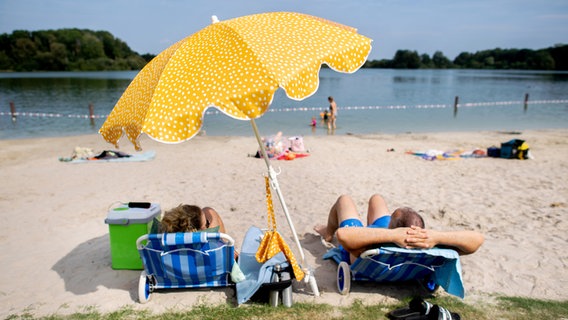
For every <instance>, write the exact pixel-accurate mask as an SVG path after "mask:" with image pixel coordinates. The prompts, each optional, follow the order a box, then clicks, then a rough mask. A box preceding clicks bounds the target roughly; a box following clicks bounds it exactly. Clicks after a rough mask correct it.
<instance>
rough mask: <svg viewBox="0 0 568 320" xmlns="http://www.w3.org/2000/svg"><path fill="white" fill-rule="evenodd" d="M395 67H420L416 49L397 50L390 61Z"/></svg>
mask: <svg viewBox="0 0 568 320" xmlns="http://www.w3.org/2000/svg"><path fill="white" fill-rule="evenodd" d="M392 67H393V68H395V69H418V68H420V56H419V55H418V52H416V51H410V50H398V51H397V52H396V53H395V55H394V59H393V61H392Z"/></svg>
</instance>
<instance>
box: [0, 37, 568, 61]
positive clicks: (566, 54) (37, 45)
mask: <svg viewBox="0 0 568 320" xmlns="http://www.w3.org/2000/svg"><path fill="white" fill-rule="evenodd" d="M154 56H155V55H153V54H149V53H147V54H143V55H140V54H138V53H136V52H134V51H133V50H132V49H130V47H129V46H128V45H127V44H126V43H125V42H123V41H121V40H120V39H118V38H115V37H114V36H113V35H112V34H111V33H109V32H107V31H92V30H86V29H58V30H41V31H25V30H16V31H14V32H12V33H11V34H7V33H4V34H0V71H103V70H140V69H142V67H144V65H146V63H148V62H149V61H150V60H151V59H153V58H154ZM363 67H364V68H389V69H451V68H457V69H524V70H568V45H560V44H559V45H555V46H553V47H550V48H546V49H540V50H531V49H500V48H497V49H492V50H484V51H478V52H475V53H468V52H462V53H460V54H459V55H458V56H457V57H456V58H455V59H454V60H453V61H452V60H450V59H448V58H447V57H446V56H445V55H444V54H443V53H442V52H441V51H436V52H435V53H434V54H433V55H432V56H429V55H428V54H418V52H417V51H412V50H398V51H397V52H396V53H395V55H394V57H393V59H390V60H389V59H383V60H371V61H367V62H366V63H365V65H364V66H363Z"/></svg>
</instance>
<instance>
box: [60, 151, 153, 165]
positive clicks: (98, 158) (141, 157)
mask: <svg viewBox="0 0 568 320" xmlns="http://www.w3.org/2000/svg"><path fill="white" fill-rule="evenodd" d="M155 157H156V151H146V152H144V153H136V154H132V155H131V154H127V153H124V152H121V151H113V150H105V151H103V152H101V153H100V154H98V155H94V156H91V157H81V158H79V157H70V158H63V157H61V158H59V161H61V162H69V163H90V162H133V161H135V162H137V161H150V160H153V159H154V158H155Z"/></svg>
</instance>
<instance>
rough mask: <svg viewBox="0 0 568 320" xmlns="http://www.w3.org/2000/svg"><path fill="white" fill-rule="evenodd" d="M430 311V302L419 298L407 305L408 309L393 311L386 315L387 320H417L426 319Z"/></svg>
mask: <svg viewBox="0 0 568 320" xmlns="http://www.w3.org/2000/svg"><path fill="white" fill-rule="evenodd" d="M431 309H432V304H431V303H430V302H427V301H424V300H422V299H421V298H414V299H412V300H411V301H410V303H409V304H408V307H404V308H400V309H396V310H393V311H391V312H389V313H388V314H387V317H388V318H389V319H393V320H394V319H396V320H419V319H428V318H427V317H425V316H427V315H428V314H429V312H430V310H431Z"/></svg>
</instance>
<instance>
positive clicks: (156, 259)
mask: <svg viewBox="0 0 568 320" xmlns="http://www.w3.org/2000/svg"><path fill="white" fill-rule="evenodd" d="M234 243H235V241H234V240H233V239H232V238H231V237H230V236H228V235H226V234H224V233H209V232H187V233H161V234H152V233H151V234H147V235H143V236H141V237H140V238H138V240H137V241H136V247H137V248H138V252H139V253H140V257H141V258H142V262H143V264H144V271H142V273H141V274H140V280H139V285H138V298H139V301H140V303H146V302H147V301H149V300H150V298H151V294H152V292H153V291H154V290H156V289H178V288H205V287H224V286H231V285H233V283H232V282H231V278H230V273H231V270H232V267H233V264H234V261H235V259H234V250H235V249H234Z"/></svg>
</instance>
